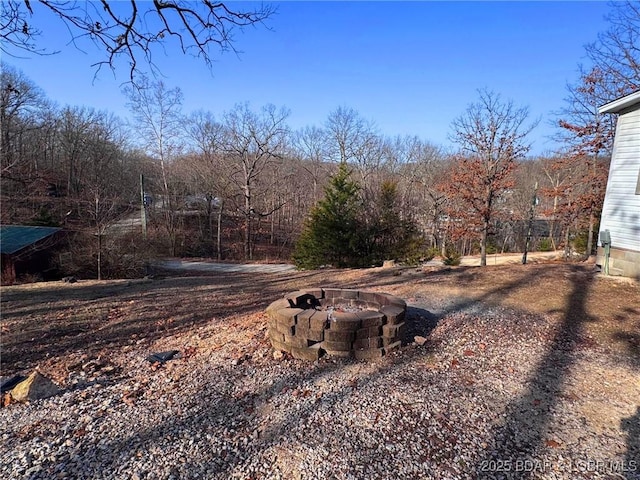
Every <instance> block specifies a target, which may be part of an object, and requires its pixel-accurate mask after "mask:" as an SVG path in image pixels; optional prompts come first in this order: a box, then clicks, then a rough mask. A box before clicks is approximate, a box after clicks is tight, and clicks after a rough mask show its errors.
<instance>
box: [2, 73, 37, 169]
mask: <svg viewBox="0 0 640 480" xmlns="http://www.w3.org/2000/svg"><path fill="white" fill-rule="evenodd" d="M47 110H49V105H48V102H47V100H46V97H45V95H44V93H43V92H42V90H40V88H38V87H37V86H36V85H35V84H34V83H33V82H32V81H31V80H30V79H28V78H27V77H25V75H24V74H23V73H22V72H20V71H18V70H16V69H15V68H13V67H12V66H10V65H8V64H7V63H5V62H1V63H0V129H1V132H2V133H1V135H0V168H1V173H2V176H3V177H7V176H10V175H11V170H12V169H13V168H14V167H15V166H16V165H17V164H18V163H19V162H20V161H21V160H24V158H23V156H22V155H20V153H21V151H22V140H24V139H25V138H24V137H25V133H26V132H28V131H31V130H34V129H39V128H40V126H41V121H40V117H41V116H42V115H43V113H44V112H46V111H47ZM35 170H36V171H37V164H36V165H35ZM22 174H24V172H22Z"/></svg>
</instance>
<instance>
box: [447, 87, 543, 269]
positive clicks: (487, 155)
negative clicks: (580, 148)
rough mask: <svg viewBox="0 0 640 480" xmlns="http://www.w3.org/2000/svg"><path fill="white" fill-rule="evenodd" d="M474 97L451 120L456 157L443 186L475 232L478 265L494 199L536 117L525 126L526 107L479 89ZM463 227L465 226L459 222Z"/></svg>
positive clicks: (521, 152)
mask: <svg viewBox="0 0 640 480" xmlns="http://www.w3.org/2000/svg"><path fill="white" fill-rule="evenodd" d="M479 97H480V98H479V100H478V102H476V103H473V104H471V105H469V107H468V108H467V110H466V112H465V113H464V114H463V115H462V116H460V117H458V118H457V119H456V120H454V122H453V134H452V140H453V141H454V142H455V143H457V144H458V145H459V146H460V161H459V163H458V164H457V165H456V166H455V168H454V169H453V172H452V173H451V177H450V179H449V182H448V184H447V185H446V191H447V193H448V195H449V196H450V197H453V198H456V199H458V200H460V202H459V203H457V204H456V205H457V208H456V210H457V211H456V212H452V213H455V214H456V216H457V217H458V218H459V219H462V220H463V222H464V223H465V224H468V226H469V227H471V228H473V226H474V225H475V226H477V228H478V230H479V232H480V264H481V265H483V266H484V265H486V264H487V238H488V235H489V230H490V226H491V221H492V218H493V216H494V213H495V211H496V200H497V199H498V198H499V197H500V195H501V194H502V193H504V191H505V190H507V189H508V188H510V187H511V186H512V184H513V180H512V178H511V172H512V170H513V169H514V167H515V161H516V160H517V159H519V158H522V157H524V156H525V155H526V153H527V152H528V151H529V149H530V144H529V143H528V142H527V141H526V137H527V135H528V134H529V133H530V132H531V130H532V129H533V128H534V127H535V126H536V124H537V122H533V123H532V124H530V125H526V124H525V122H526V121H527V118H528V117H529V110H528V109H527V108H526V107H520V108H518V107H515V106H514V104H513V102H511V101H508V102H502V101H501V99H500V96H499V95H497V94H495V93H493V92H490V91H487V90H480V91H479ZM465 228H466V227H465Z"/></svg>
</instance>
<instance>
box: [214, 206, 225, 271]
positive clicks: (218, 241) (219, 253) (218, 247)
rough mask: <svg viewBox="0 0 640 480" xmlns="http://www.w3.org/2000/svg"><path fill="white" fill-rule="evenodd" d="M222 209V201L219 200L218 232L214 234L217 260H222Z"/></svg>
mask: <svg viewBox="0 0 640 480" xmlns="http://www.w3.org/2000/svg"><path fill="white" fill-rule="evenodd" d="M222 207H224V200H222V199H221V200H220V206H219V207H218V208H219V210H218V232H217V233H216V235H217V238H216V250H217V256H218V260H222V209H223V208H222Z"/></svg>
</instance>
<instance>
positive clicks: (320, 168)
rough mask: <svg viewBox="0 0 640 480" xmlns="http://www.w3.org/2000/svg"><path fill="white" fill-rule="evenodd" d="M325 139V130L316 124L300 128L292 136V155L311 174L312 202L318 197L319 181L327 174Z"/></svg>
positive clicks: (327, 150) (327, 151) (327, 154)
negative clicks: (300, 161)
mask: <svg viewBox="0 0 640 480" xmlns="http://www.w3.org/2000/svg"><path fill="white" fill-rule="evenodd" d="M327 140H328V139H327V131H326V130H324V129H322V128H318V127H316V126H312V127H305V128H303V129H300V130H298V131H296V132H294V134H293V136H292V148H293V155H295V156H296V157H298V158H300V159H301V160H302V161H303V163H302V168H303V169H304V170H305V171H306V172H307V173H308V174H309V175H310V176H311V179H312V182H313V201H314V202H316V201H318V200H319V199H320V192H319V189H318V187H319V185H320V182H321V181H322V180H323V179H325V178H326V177H327V176H328V172H327V160H328V158H329V146H328V144H327Z"/></svg>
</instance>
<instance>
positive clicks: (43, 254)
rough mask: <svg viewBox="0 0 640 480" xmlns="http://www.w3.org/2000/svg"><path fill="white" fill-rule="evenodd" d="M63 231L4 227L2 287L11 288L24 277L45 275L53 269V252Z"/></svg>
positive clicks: (0, 249) (1, 235)
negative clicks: (20, 277) (51, 267)
mask: <svg viewBox="0 0 640 480" xmlns="http://www.w3.org/2000/svg"><path fill="white" fill-rule="evenodd" d="M61 231H62V229H61V228H57V227H32V226H24V225H1V226H0V257H1V263H2V284H3V285H11V284H12V283H14V282H15V280H16V278H17V276H18V275H20V274H22V273H40V274H42V273H44V272H45V271H46V270H48V269H49V267H50V253H49V252H50V249H51V247H52V246H53V245H54V244H55V242H56V237H57V236H58V233H59V232H61Z"/></svg>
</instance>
